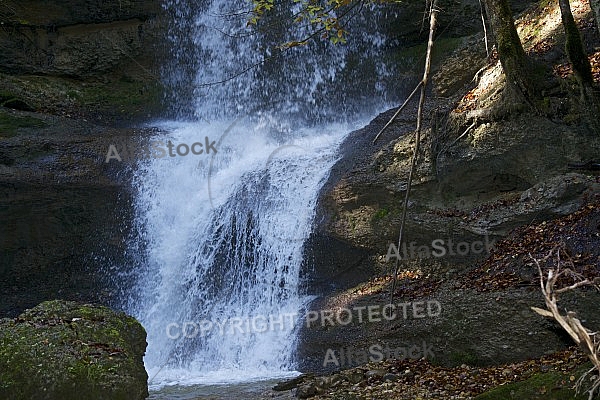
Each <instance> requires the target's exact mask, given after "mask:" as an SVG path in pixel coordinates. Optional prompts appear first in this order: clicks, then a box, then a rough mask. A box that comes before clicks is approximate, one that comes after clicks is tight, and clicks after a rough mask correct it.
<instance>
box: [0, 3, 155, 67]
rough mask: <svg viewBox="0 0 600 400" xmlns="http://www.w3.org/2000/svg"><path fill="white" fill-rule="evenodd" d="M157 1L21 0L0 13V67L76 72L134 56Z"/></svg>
mask: <svg viewBox="0 0 600 400" xmlns="http://www.w3.org/2000/svg"><path fill="white" fill-rule="evenodd" d="M158 11H159V8H158V3H157V2H148V1H106V2H98V1H91V0H87V1H64V0H63V1H55V2H42V1H21V2H15V3H9V4H8V5H7V6H6V7H5V8H4V9H3V12H2V14H1V18H2V30H0V47H2V49H3V51H2V53H1V54H0V70H1V71H2V72H5V73H10V74H45V75H62V76H70V77H76V78H83V77H89V76H90V75H95V74H99V73H106V72H109V71H110V70H112V69H114V68H116V67H117V66H119V64H122V63H128V62H130V58H137V57H139V56H140V55H141V53H142V52H144V51H146V52H147V49H146V50H144V40H145V39H146V37H147V36H148V35H149V34H151V32H150V31H151V29H152V23H153V22H154V21H153V19H155V18H156V15H157V12H158Z"/></svg>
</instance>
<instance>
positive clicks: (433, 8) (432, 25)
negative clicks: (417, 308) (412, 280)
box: [384, 0, 438, 303]
mask: <svg viewBox="0 0 600 400" xmlns="http://www.w3.org/2000/svg"><path fill="white" fill-rule="evenodd" d="M436 2H437V0H433V3H432V4H431V17H430V20H429V41H428V42H427V56H426V58H425V70H424V71H423V79H422V80H421V84H420V86H421V96H420V97H419V108H418V110H417V129H416V136H415V149H414V152H413V156H412V161H411V166H410V172H409V174H408V182H407V184H406V195H405V196H404V207H403V209H402V219H401V221H400V233H399V235H398V249H400V247H401V245H402V235H403V233H404V226H405V225H406V211H407V209H408V198H409V196H410V187H411V185H412V179H413V175H414V172H415V166H416V165H417V158H418V156H419V146H420V144H421V122H422V120H423V104H424V103H425V90H426V88H427V81H428V80H429V72H430V70H431V51H432V49H433V34H434V32H435V25H436V16H437V13H438V10H437V8H436ZM417 88H418V86H417ZM415 91H416V89H415ZM411 96H412V95H411ZM388 124H389V123H388ZM384 129H385V128H384ZM399 263H400V260H399V257H397V258H396V264H395V267H394V281H393V283H392V291H391V293H390V303H392V302H393V301H394V292H395V291H396V282H397V280H398V267H399Z"/></svg>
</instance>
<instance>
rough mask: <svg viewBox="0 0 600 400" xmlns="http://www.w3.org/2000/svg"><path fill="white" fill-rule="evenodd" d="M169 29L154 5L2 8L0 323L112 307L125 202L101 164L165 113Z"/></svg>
mask: <svg viewBox="0 0 600 400" xmlns="http://www.w3.org/2000/svg"><path fill="white" fill-rule="evenodd" d="M164 21H165V19H164V16H163V14H162V8H161V6H160V2H158V1H128V0H115V1H92V0H84V1H68V0H57V1H32V0H24V1H14V2H3V3H2V5H0V220H1V221H2V229H0V292H2V296H3V301H2V305H1V306H0V315H9V316H16V315H18V313H19V312H21V311H23V310H24V309H25V308H27V307H31V306H34V305H36V304H38V303H39V302H41V301H43V300H47V299H52V298H62V299H69V300H81V301H93V302H101V303H104V304H106V303H109V302H110V300H111V299H112V294H110V293H109V292H111V288H112V287H111V285H110V279H111V278H110V276H111V274H112V272H111V268H112V267H113V266H114V265H124V261H123V260H122V257H121V255H122V254H123V253H124V248H123V247H124V243H125V241H126V236H127V234H128V232H129V230H128V229H129V228H128V226H130V224H129V223H128V222H127V221H128V220H130V219H131V218H132V217H131V209H130V205H131V203H130V202H131V199H130V197H129V183H128V181H127V176H128V174H127V172H128V170H129V169H128V166H127V165H125V163H122V164H121V163H116V162H113V164H106V163H105V162H104V161H105V157H106V152H107V149H108V146H109V144H114V143H116V142H117V141H119V140H123V139H127V138H129V137H140V136H143V135H148V134H151V133H150V132H149V131H148V130H142V129H137V130H136V129H128V128H124V129H120V128H115V126H120V125H121V124H127V125H130V122H131V121H132V120H139V119H143V118H148V117H149V116H152V115H156V114H157V113H158V112H159V111H160V110H161V107H162V106H161V93H162V87H161V83H160V82H159V79H158V76H159V74H158V67H159V65H160V63H161V62H162V61H163V60H162V59H161V54H162V50H161V49H163V47H164V46H163V42H162V40H163V39H162V38H164V37H166V33H165V23H164ZM107 126H110V127H107ZM112 293H113V294H114V292H112Z"/></svg>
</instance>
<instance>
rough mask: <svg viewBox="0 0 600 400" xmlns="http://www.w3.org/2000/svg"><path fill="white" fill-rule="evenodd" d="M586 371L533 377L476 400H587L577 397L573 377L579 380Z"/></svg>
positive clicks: (490, 392)
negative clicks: (573, 387)
mask: <svg viewBox="0 0 600 400" xmlns="http://www.w3.org/2000/svg"><path fill="white" fill-rule="evenodd" d="M590 366H591V364H590ZM585 370H586V368H585V367H582V368H578V369H577V370H576V371H574V372H573V374H571V373H562V372H556V371H552V372H546V373H538V374H535V375H533V376H532V377H531V378H529V379H526V380H524V381H521V382H515V383H510V384H507V385H502V386H499V387H496V388H494V389H492V390H490V391H488V392H486V393H482V394H480V395H479V396H477V397H475V400H511V399H515V400H525V399H526V400H569V399H573V400H585V399H587V396H586V395H584V394H580V395H579V396H575V390H574V389H572V388H571V387H572V386H573V384H574V382H573V381H572V379H571V377H574V378H579V376H580V375H581V374H582V373H583V372H584V371H585Z"/></svg>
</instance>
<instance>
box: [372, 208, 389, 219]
mask: <svg viewBox="0 0 600 400" xmlns="http://www.w3.org/2000/svg"><path fill="white" fill-rule="evenodd" d="M389 213H390V211H389V210H388V209H387V208H385V207H383V208H380V209H379V210H377V212H376V213H375V215H373V218H372V222H377V221H380V220H382V219H383V218H384V217H385V216H386V215H388V214H389Z"/></svg>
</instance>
